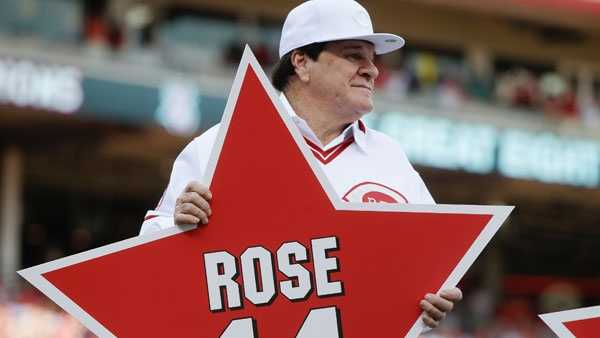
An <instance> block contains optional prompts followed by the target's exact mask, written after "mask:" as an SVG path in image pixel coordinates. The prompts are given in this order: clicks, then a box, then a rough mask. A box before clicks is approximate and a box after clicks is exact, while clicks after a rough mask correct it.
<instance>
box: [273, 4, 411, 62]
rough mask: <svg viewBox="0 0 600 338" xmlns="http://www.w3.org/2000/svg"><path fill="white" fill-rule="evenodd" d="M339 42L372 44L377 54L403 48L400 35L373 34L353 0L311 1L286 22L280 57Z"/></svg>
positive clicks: (293, 13) (361, 8)
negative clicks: (313, 46) (313, 44)
mask: <svg viewBox="0 0 600 338" xmlns="http://www.w3.org/2000/svg"><path fill="white" fill-rule="evenodd" d="M337 40H364V41H369V42H371V43H372V44H373V45H374V46H375V54H386V53H389V52H392V51H394V50H396V49H399V48H401V47H402V46H404V39H403V38H401V37H399V36H398V35H395V34H387V33H373V24H372V23H371V17H370V16H369V13H368V12H367V10H366V9H365V8H364V7H363V6H361V5H360V4H359V3H358V2H356V1H354V0H309V1H306V2H304V3H302V4H301V5H299V6H298V7H296V8H294V9H292V10H291V11H290V13H289V14H288V16H287V18H286V19H285V23H284V24H283V29H282V31H281V41H280V43H279V57H280V58H281V57H282V56H284V55H285V54H287V53H289V52H291V51H292V50H294V49H296V48H300V47H303V46H306V45H310V44H311V43H315V42H326V41H337Z"/></svg>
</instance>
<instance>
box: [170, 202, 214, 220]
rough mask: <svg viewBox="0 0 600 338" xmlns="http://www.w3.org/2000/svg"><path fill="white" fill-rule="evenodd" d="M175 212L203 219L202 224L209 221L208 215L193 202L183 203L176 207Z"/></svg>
mask: <svg viewBox="0 0 600 338" xmlns="http://www.w3.org/2000/svg"><path fill="white" fill-rule="evenodd" d="M175 209H176V210H175V213H176V214H177V213H179V214H185V215H192V216H195V217H196V218H198V219H200V221H202V224H206V223H208V215H207V213H206V212H204V211H203V210H202V209H200V208H198V207H197V206H196V205H194V204H192V203H183V204H182V205H180V206H178V207H176V208H175Z"/></svg>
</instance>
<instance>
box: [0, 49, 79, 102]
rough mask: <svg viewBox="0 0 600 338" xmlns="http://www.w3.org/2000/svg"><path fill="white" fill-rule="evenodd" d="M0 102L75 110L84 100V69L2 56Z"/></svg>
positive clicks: (0, 64) (0, 61)
mask: <svg viewBox="0 0 600 338" xmlns="http://www.w3.org/2000/svg"><path fill="white" fill-rule="evenodd" d="M0 103H8V104H13V105H16V106H19V107H33V108H40V109H47V110H52V111H58V112H60V113H64V114H71V113H74V112H76V111H77V110H78V109H79V108H80V107H81V104H82V103H83V88H82V75H81V72H80V71H79V70H78V69H77V68H75V67H70V66H50V65H42V64H35V63H33V62H31V61H26V60H11V59H1V58H0Z"/></svg>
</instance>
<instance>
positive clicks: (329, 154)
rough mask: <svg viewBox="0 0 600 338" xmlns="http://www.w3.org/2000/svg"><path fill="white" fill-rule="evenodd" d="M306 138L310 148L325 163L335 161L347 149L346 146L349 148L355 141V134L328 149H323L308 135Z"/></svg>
mask: <svg viewBox="0 0 600 338" xmlns="http://www.w3.org/2000/svg"><path fill="white" fill-rule="evenodd" d="M304 140H306V144H308V147H309V148H310V150H312V152H313V154H314V155H315V157H316V158H317V160H319V161H321V163H323V164H328V163H329V162H331V161H333V160H334V159H335V158H336V157H337V156H338V155H339V154H341V153H342V152H343V151H344V150H346V148H348V147H349V146H350V145H351V144H352V143H354V136H350V137H348V138H347V139H345V140H344V141H343V142H341V143H339V144H338V145H336V146H333V147H331V148H329V149H327V150H323V149H321V147H319V146H318V145H316V144H314V143H313V142H312V141H311V140H309V139H308V138H306V137H305V138H304Z"/></svg>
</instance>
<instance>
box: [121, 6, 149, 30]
mask: <svg viewBox="0 0 600 338" xmlns="http://www.w3.org/2000/svg"><path fill="white" fill-rule="evenodd" d="M152 20H153V15H152V10H151V9H150V7H149V6H148V5H145V4H138V5H135V6H133V7H131V8H130V9H129V10H128V11H127V14H126V15H125V21H126V22H127V25H128V26H129V27H132V28H142V27H144V26H146V25H147V24H149V23H150V22H151V21H152Z"/></svg>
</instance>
